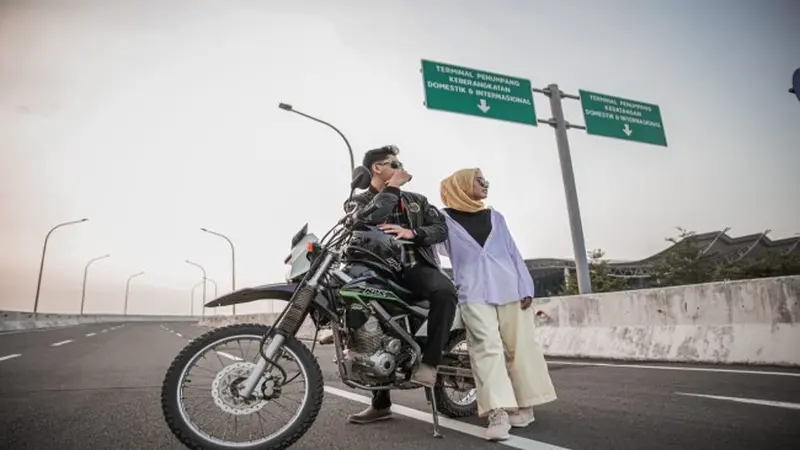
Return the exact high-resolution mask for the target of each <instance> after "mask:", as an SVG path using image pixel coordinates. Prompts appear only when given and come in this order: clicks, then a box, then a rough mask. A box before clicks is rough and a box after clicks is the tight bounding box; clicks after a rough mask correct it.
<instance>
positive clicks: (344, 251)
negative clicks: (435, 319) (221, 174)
mask: <svg viewBox="0 0 800 450" xmlns="http://www.w3.org/2000/svg"><path fill="white" fill-rule="evenodd" d="M353 173H354V175H353V178H352V182H351V186H350V187H351V194H350V195H351V197H352V194H353V192H355V190H356V189H357V188H361V189H364V188H365V187H366V186H368V183H369V172H368V171H367V170H366V169H365V168H363V167H359V168H357V169H356V170H354V172H353ZM373 210H374V209H371V208H370V207H369V206H368V207H365V208H363V209H361V210H359V209H354V210H352V211H350V212H348V213H347V214H345V216H344V217H342V218H341V220H339V222H338V223H337V224H336V225H335V226H334V227H333V228H331V230H329V231H328V233H327V234H326V235H325V236H324V237H323V239H322V240H318V239H317V237H316V236H315V235H314V234H312V233H309V232H308V224H306V225H305V226H303V227H302V229H301V230H300V231H299V232H297V234H295V236H294V237H293V238H292V240H291V252H290V254H289V255H288V256H287V257H286V259H285V260H284V263H285V264H287V265H289V266H290V268H289V271H288V274H287V277H286V278H287V282H286V283H279V284H268V285H264V286H258V287H252V288H245V289H242V290H239V291H235V292H232V293H230V294H228V295H225V296H222V297H220V298H218V299H215V300H214V301H211V302H209V303H207V304H206V307H220V306H230V305H234V304H239V303H245V302H252V301H256V300H262V299H272V300H275V299H278V300H285V301H287V304H286V306H285V308H284V309H283V311H282V312H281V313H280V314H279V316H278V317H277V319H276V320H275V323H274V325H273V326H266V325H262V324H236V325H230V326H226V327H222V328H218V329H215V330H213V331H210V332H208V333H206V334H204V335H203V336H200V337H199V338H197V339H195V340H194V341H192V342H191V343H190V344H189V345H188V346H186V348H184V349H183V350H182V351H181V352H180V354H179V355H178V356H177V357H176V358H175V360H174V361H173V362H172V364H171V366H170V367H169V369H168V371H167V373H166V376H165V378H164V382H163V386H162V393H161V403H162V410H163V414H164V418H165V420H166V422H167V424H168V426H169V428H170V430H172V432H173V434H174V435H175V436H176V437H177V438H178V439H179V440H180V441H181V442H182V443H183V444H184V445H186V446H187V447H189V448H210V449H233V448H238V449H250V450H255V449H259V450H266V449H283V448H287V447H289V446H290V445H292V444H293V443H294V442H296V441H297V440H298V439H300V438H301V437H302V436H303V435H304V434H305V433H306V432H307V431H308V430H309V428H310V427H311V426H312V425H313V423H314V421H315V420H316V417H317V415H318V413H319V411H320V408H321V407H322V399H323V393H324V387H323V385H324V380H323V373H322V371H321V369H320V366H319V364H318V362H317V360H316V358H315V357H314V354H313V348H312V349H309V348H308V347H307V346H306V345H305V344H303V343H302V342H301V341H300V340H299V339H298V338H297V337H296V335H297V333H298V331H299V330H300V328H301V326H303V324H304V322H305V321H306V319H307V318H310V319H311V321H312V323H313V325H314V326H315V328H316V334H315V336H314V340H313V342H314V345H315V344H316V342H317V335H318V333H319V331H320V329H321V328H325V327H330V330H331V333H332V335H333V341H334V342H333V343H334V347H335V354H336V359H335V362H336V365H337V368H338V377H339V378H340V380H341V382H342V383H344V384H345V385H347V386H349V387H352V388H355V389H362V390H367V391H377V390H411V389H419V388H421V386H418V385H415V384H413V383H411V382H410V377H411V374H412V373H413V371H414V370H415V369H416V367H417V366H418V365H419V363H420V360H421V353H422V352H421V348H422V347H423V346H424V345H425V339H426V334H427V333H426V332H427V315H428V308H429V303H428V301H427V300H426V299H422V298H415V297H414V295H413V294H412V293H411V291H409V290H408V289H406V288H404V287H402V286H401V285H400V284H399V281H398V280H399V275H398V273H399V272H398V270H399V268H400V267H402V266H400V264H401V261H398V260H397V258H395V256H393V255H398V254H399V255H402V254H403V252H404V251H407V248H408V247H407V246H408V245H411V243H410V242H407V241H404V240H401V239H397V238H395V237H394V236H391V235H388V234H386V233H384V232H382V231H380V230H378V229H377V228H376V227H373V226H369V225H365V224H364V222H363V221H362V220H361V218H362V217H365V216H366V215H367V214H369V213H370V212H372V211H373ZM236 338H248V339H250V340H255V341H258V347H257V348H258V355H257V358H256V359H255V360H254V361H247V360H246V359H245V358H239V360H236V359H235V358H229V359H233V360H234V361H235V362H233V363H231V364H228V365H224V363H223V365H224V367H223V368H222V369H220V370H219V371H217V372H216V373H215V374H214V375H213V382H212V384H211V396H212V397H213V399H214V405H215V406H216V407H217V408H219V409H221V410H223V411H224V412H226V413H228V414H230V415H233V416H234V417H235V418H241V419H242V420H244V418H245V417H247V416H252V415H253V414H255V413H259V412H261V411H262V410H264V409H265V408H268V407H270V406H271V405H272V404H280V405H282V404H281V403H279V400H280V399H281V398H282V396H284V395H286V396H287V398H288V394H286V392H287V391H288V389H289V388H288V387H287V386H288V385H290V384H291V383H293V382H294V380H296V379H297V378H298V377H300V376H301V375H302V376H303V379H304V380H305V385H306V387H307V393H306V394H305V395H303V397H302V404H301V406H300V407H299V408H298V411H297V413H295V414H294V415H293V416H292V417H291V418H290V419H288V421H287V423H285V424H283V426H282V427H281V428H280V429H278V430H277V431H276V432H274V433H272V434H270V435H268V436H267V437H265V438H262V439H260V440H252V439H250V440H249V441H247V442H237V441H229V440H226V439H225V438H224V437H223V438H218V437H215V436H212V435H211V434H209V431H208V430H207V429H206V428H203V427H201V426H199V425H197V424H196V423H195V422H193V421H192V420H191V419H189V417H188V408H187V407H186V405H185V404H184V400H185V399H187V398H192V397H191V396H189V392H194V391H192V389H193V387H191V388H190V387H184V382H185V381H186V380H187V378H188V377H187V370H188V368H189V367H190V366H191V365H192V364H193V363H194V362H196V361H198V360H199V359H200V355H201V354H202V353H203V352H205V351H208V350H209V349H211V348H212V347H214V346H215V344H219V343H226V342H229V341H232V340H234V339H236ZM462 344H463V345H466V336H465V331H464V327H463V324H462V322H461V320H460V314H458V312H457V314H456V321H455V323H454V324H453V327H452V329H451V336H450V340H449V342H448V345H447V347H446V349H445V353H444V358H443V363H442V364H441V365H440V366H439V368H438V379H437V383H436V385H435V387H433V388H424V389H425V391H426V392H425V393H426V397H427V400H428V402H429V403H430V405H431V407H432V414H433V434H434V436H436V437H441V434H440V432H439V418H438V413H439V411H441V412H442V413H444V414H445V415H447V416H449V417H454V418H455V417H466V416H469V415H472V414H474V413H475V410H476V400H475V395H474V392H475V385H474V379H473V375H472V370H471V367H470V360H469V355H468V353H467V352H466V350H465V351H461V352H459V351H457V350H456V349H455V348H456V347H457V346H459V345H462ZM243 351H244V350H243ZM219 355H223V356H225V357H226V358H227V357H230V356H231V355H230V354H228V353H226V352H217V358H218V359H219V360H220V362H222V358H220V357H219ZM212 359H213V358H212ZM284 360H285V361H286V363H287V364H288V363H296V364H297V365H298V367H299V370H298V375H296V376H294V377H291V376H289V374H288V372H287V371H286V370H285V367H284V366H282V361H284ZM208 370H209V371H210V373H213V372H212V371H211V369H208ZM209 376H211V375H209ZM188 384H191V383H188ZM448 389H452V390H454V391H455V392H458V393H467V395H466V396H465V397H466V399H465V400H462V401H459V400H453V399H451V398H450V397H449V396H448V395H447V392H446V390H448ZM200 391H203V389H200ZM211 408H214V406H212V407H211ZM259 417H260V416H259ZM236 420H237V419H234V426H235V425H236V423H237V422H236ZM342 420H343V421H344V417H342ZM259 424H261V423H260V422H259ZM215 426H216V427H219V426H220V425H219V423H217V422H213V423H212V424H211V425H209V426H208V427H207V428H212V427H215ZM261 426H262V428H263V425H261ZM253 428H255V427H253ZM251 431H252V429H251ZM234 433H235V430H234Z"/></svg>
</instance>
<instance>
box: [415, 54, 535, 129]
mask: <svg viewBox="0 0 800 450" xmlns="http://www.w3.org/2000/svg"><path fill="white" fill-rule="evenodd" d="M422 79H423V82H424V83H425V106H427V107H428V109H438V110H441V111H449V112H454V113H458V114H468V115H471V116H479V117H488V118H490V119H498V120H504V121H507V122H517V123H524V124H528V125H533V126H537V125H538V123H537V122H536V110H535V108H534V105H533V92H532V91H531V82H530V81H528V80H523V79H522V78H515V77H510V76H508V75H499V74H496V73H491V72H484V71H482V70H475V69H469V68H466V67H459V66H452V65H449V64H442V63H438V62H434V61H427V60H424V59H423V60H422Z"/></svg>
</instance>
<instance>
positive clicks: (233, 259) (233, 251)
mask: <svg viewBox="0 0 800 450" xmlns="http://www.w3.org/2000/svg"><path fill="white" fill-rule="evenodd" d="M200 231H204V232H206V233H208V234H213V235H214V236H219V237H221V238H222V239H225V240H226V241H228V245H230V246H231V292H233V291H235V290H236V248H235V247H234V246H233V241H231V240H230V238H228V236H225V235H224V234H222V233H217V232H216V231H211V230H209V229H208V228H200ZM215 292H216V291H215ZM216 297H217V294H214V298H216ZM203 301H205V299H204V300H203ZM233 315H234V316H236V305H233Z"/></svg>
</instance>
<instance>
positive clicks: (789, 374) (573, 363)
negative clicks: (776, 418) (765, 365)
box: [547, 361, 800, 377]
mask: <svg viewBox="0 0 800 450" xmlns="http://www.w3.org/2000/svg"><path fill="white" fill-rule="evenodd" d="M547 363H548V364H563V365H568V366H595V367H619V368H622V369H653V370H685V371H692V372H721V373H740V374H751V375H777V376H783V377H800V373H792V372H771V371H766V370H740V369H715V368H711V367H677V366H649V365H642V364H611V363H591V362H578V361H547Z"/></svg>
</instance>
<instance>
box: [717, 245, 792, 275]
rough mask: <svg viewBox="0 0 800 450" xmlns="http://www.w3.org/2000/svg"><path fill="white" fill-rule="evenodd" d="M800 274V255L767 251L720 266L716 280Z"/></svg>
mask: <svg viewBox="0 0 800 450" xmlns="http://www.w3.org/2000/svg"><path fill="white" fill-rule="evenodd" d="M787 275H800V256H798V255H782V254H780V253H778V252H776V251H772V252H767V253H766V254H764V255H762V256H761V257H759V258H757V259H752V260H747V259H745V260H743V261H736V262H732V263H730V264H727V265H726V266H724V267H721V268H720V270H719V274H718V275H717V277H716V278H717V280H718V281H722V280H747V279H754V278H769V277H782V276H787Z"/></svg>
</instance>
